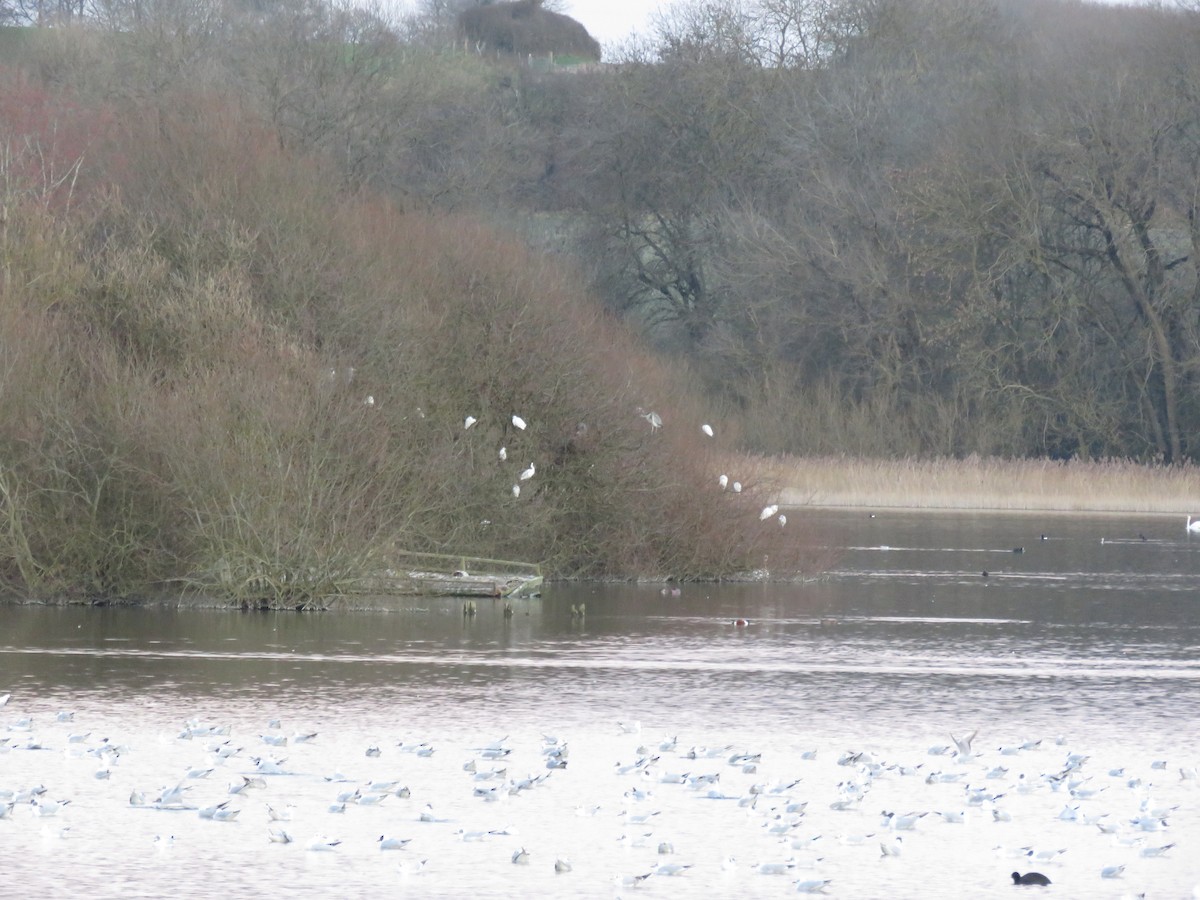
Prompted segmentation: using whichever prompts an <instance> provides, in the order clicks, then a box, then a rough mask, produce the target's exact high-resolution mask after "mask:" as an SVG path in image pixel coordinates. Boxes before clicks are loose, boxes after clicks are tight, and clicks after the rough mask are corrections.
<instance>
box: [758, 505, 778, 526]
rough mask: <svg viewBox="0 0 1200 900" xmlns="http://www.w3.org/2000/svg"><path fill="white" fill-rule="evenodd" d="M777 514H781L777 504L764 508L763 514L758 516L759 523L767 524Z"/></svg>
mask: <svg viewBox="0 0 1200 900" xmlns="http://www.w3.org/2000/svg"><path fill="white" fill-rule="evenodd" d="M777 512H779V506H778V505H777V504H775V503H772V504H771V505H770V506H764V507H763V510H762V512H760V513H759V514H758V518H759V521H762V522H765V521H766V520H767V519H769V518H771V516H773V515H775V513H777Z"/></svg>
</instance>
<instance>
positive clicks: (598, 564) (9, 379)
mask: <svg viewBox="0 0 1200 900" xmlns="http://www.w3.org/2000/svg"><path fill="white" fill-rule="evenodd" d="M76 46H78V45H76ZM124 61H125V60H124V58H123V57H122V58H121V59H113V60H110V62H112V63H113V64H116V63H118V62H122V63H123V62H124ZM0 79H2V80H3V89H2V90H0V135H3V140H2V141H0V278H2V281H0V287H2V289H0V581H2V582H3V583H4V584H5V585H7V586H8V587H9V588H11V589H13V590H16V591H19V592H21V593H23V594H26V595H29V594H34V595H40V596H47V595H53V596H63V595H67V596H77V597H100V598H111V597H113V596H119V595H128V594H131V593H138V592H147V591H151V590H155V589H164V588H171V587H174V588H178V587H180V586H191V587H195V588H197V589H200V590H203V591H206V592H209V593H215V594H216V595H218V596H228V597H230V598H232V599H234V600H237V601H239V602H245V603H267V604H272V605H274V604H289V605H297V606H304V605H309V604H321V603H324V602H326V601H327V600H328V598H330V597H335V596H338V595H340V594H343V593H345V592H347V591H355V590H365V589H368V588H370V587H371V586H372V584H375V583H377V581H376V579H377V577H378V576H379V575H380V574H381V573H383V572H384V571H385V570H386V569H388V568H399V567H402V566H403V565H404V557H402V556H400V555H399V553H400V551H405V552H447V553H453V554H469V555H477V556H485V557H491V558H498V559H519V560H529V561H536V562H541V563H543V565H544V566H545V568H546V569H547V570H548V573H549V574H551V575H573V576H626V577H628V576H633V575H643V576H650V577H676V578H713V577H722V576H729V575H733V574H735V573H739V572H746V571H749V570H752V569H760V568H761V567H762V565H763V557H764V555H769V556H770V558H771V561H772V562H771V565H772V568H773V569H774V570H775V571H776V572H777V573H778V572H783V571H797V570H799V569H801V568H802V567H803V566H804V565H805V560H806V551H805V549H804V546H803V544H804V542H803V541H802V540H801V533H800V532H799V531H797V530H795V526H793V528H791V529H788V530H786V531H785V530H784V529H783V528H781V527H780V525H779V523H778V522H776V521H775V520H774V519H770V520H769V521H763V520H761V519H760V516H759V510H760V509H761V507H762V506H763V505H764V504H765V503H766V502H767V501H766V500H765V499H763V498H764V497H766V496H768V493H769V485H768V484H766V483H765V482H764V481H763V480H761V479H756V478H755V476H754V473H753V472H751V471H746V472H732V473H731V475H733V476H734V477H740V478H741V479H742V480H743V481H744V482H745V483H746V490H745V491H743V492H742V493H741V494H734V493H733V492H731V491H730V492H725V491H722V490H721V488H720V486H719V485H718V483H717V475H718V474H720V472H721V471H722V469H721V466H722V462H721V460H722V454H724V453H727V452H728V450H729V443H728V441H727V440H725V439H723V437H722V436H721V435H718V437H717V438H715V439H714V438H710V437H707V436H705V435H704V434H703V433H702V432H701V430H700V425H701V424H702V423H703V422H705V421H706V420H707V413H706V412H705V411H704V410H703V409H702V407H701V405H700V404H699V402H698V401H697V400H696V399H695V398H694V397H692V396H691V395H690V394H689V392H688V391H687V389H686V386H685V385H684V383H683V379H682V378H680V377H679V376H678V375H677V374H676V373H672V372H670V371H669V370H668V369H667V368H666V367H664V366H662V365H661V364H659V363H656V362H654V361H653V360H651V359H650V358H649V357H648V356H647V355H646V353H645V352H644V351H643V350H641V349H639V346H638V343H637V341H636V340H635V338H634V336H633V335H631V334H630V333H629V332H628V330H627V329H626V328H625V327H624V326H623V325H621V324H620V323H619V322H616V321H614V319H613V317H612V316H611V315H610V314H609V313H607V312H605V311H604V310H603V308H602V307H601V306H600V305H598V304H596V303H595V302H594V301H593V300H591V299H590V298H588V297H587V296H586V294H585V292H584V291H583V289H582V288H581V286H580V285H579V284H578V283H577V279H573V278H572V277H571V276H569V275H568V274H567V271H566V270H565V269H562V268H560V267H559V266H557V265H555V264H553V263H550V262H547V261H546V260H545V259H539V258H538V257H536V256H534V255H533V254H531V253H530V252H529V251H528V250H527V249H526V248H525V247H524V246H523V245H522V244H520V243H519V242H517V241H514V240H512V239H509V238H505V237H504V236H502V235H500V234H499V233H498V232H497V230H496V229H495V228H494V227H489V226H486V225H485V224H482V223H481V222H479V220H478V219H476V218H471V217H468V216H465V215H457V214H440V213H434V212H429V211H422V212H409V213H405V212H403V211H401V210H399V209H398V208H397V206H396V204H395V203H394V202H392V201H390V200H388V199H387V198H381V197H380V196H378V195H377V194H376V195H373V194H371V193H370V192H369V191H366V190H360V191H351V190H349V189H348V188H347V187H346V185H345V183H344V179H343V177H342V176H343V175H344V170H340V169H339V168H338V167H337V166H336V165H335V164H334V163H332V162H330V161H329V160H327V159H325V158H323V157H321V156H319V155H313V154H309V153H304V152H301V151H300V150H298V149H297V148H296V146H295V144H294V143H293V142H292V141H291V140H289V138H288V137H287V135H288V132H287V131H286V130H285V129H283V128H281V127H280V126H279V125H278V123H276V122H272V121H271V120H270V119H269V117H264V116H262V115H260V114H259V111H258V110H254V111H248V110H247V109H246V108H245V107H244V106H243V105H241V104H240V103H238V102H236V98H231V97H228V96H225V95H223V94H220V93H217V92H215V91H210V90H206V89H205V86H204V85H187V86H184V85H177V86H165V87H162V88H161V90H160V92H159V93H158V94H142V93H140V92H137V93H136V100H137V102H126V100H125V98H124V97H121V96H115V97H110V98H105V99H101V98H99V97H97V96H95V95H87V94H85V93H83V92H81V91H76V90H65V89H64V90H59V91H54V92H51V91H48V90H46V89H44V88H43V87H42V86H40V85H37V84H35V83H34V80H33V79H30V78H29V77H28V76H27V75H26V74H24V73H22V72H20V71H17V70H12V69H10V70H5V71H2V72H0ZM123 86H124V87H126V88H129V89H132V86H133V82H131V81H125V82H123ZM643 410H646V411H649V410H654V411H655V412H656V413H657V414H658V417H659V418H661V419H662V420H663V424H662V427H661V428H659V429H653V428H652V427H651V425H650V423H649V420H648V419H647V418H644V417H643V415H642V412H643ZM514 415H517V416H520V417H521V418H522V420H523V422H524V426H523V427H520V428H519V427H517V426H516V425H515V424H514V421H513V418H512V417H513V416H514ZM647 415H648V412H647ZM468 416H470V417H472V418H473V419H474V420H475V421H474V422H473V423H471V424H470V427H467V426H468V422H467V417H468ZM717 425H718V428H720V426H721V423H720V421H719V420H717ZM527 467H528V468H531V469H532V470H533V477H531V478H528V479H527V480H522V479H521V478H520V474H521V473H522V472H523V471H524V470H525V469H526V468H527ZM515 485H516V486H519V487H520V491H519V494H517V492H516V491H515V490H514V486H515Z"/></svg>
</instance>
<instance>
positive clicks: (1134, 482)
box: [764, 457, 1200, 515]
mask: <svg viewBox="0 0 1200 900" xmlns="http://www.w3.org/2000/svg"><path fill="white" fill-rule="evenodd" d="M764 468H765V470H766V471H768V472H769V473H770V475H771V477H772V478H773V479H774V480H775V481H777V483H779V484H781V485H783V486H784V487H783V488H782V490H781V493H780V502H781V503H783V504H785V505H787V506H825V507H828V506H851V507H873V508H889V507H891V508H909V509H929V510H936V509H948V510H949V509H953V510H962V509H978V510H1004V511H1009V512H1019V511H1023V510H1028V511H1031V512H1032V511H1039V512H1042V511H1048V510H1049V511H1058V512H1143V513H1164V514H1168V513H1171V514H1181V515H1186V514H1195V513H1196V511H1197V509H1200V467H1197V466H1172V467H1169V468H1166V467H1161V466H1160V467H1155V466H1146V465H1139V464H1137V463H1131V462H1125V461H1107V462H1055V461H1050V460H1001V459H980V458H969V459H966V460H951V459H942V460H913V459H901V460H867V459H848V458H841V457H820V458H798V457H778V458H775V459H773V460H770V461H768V462H765V463H764Z"/></svg>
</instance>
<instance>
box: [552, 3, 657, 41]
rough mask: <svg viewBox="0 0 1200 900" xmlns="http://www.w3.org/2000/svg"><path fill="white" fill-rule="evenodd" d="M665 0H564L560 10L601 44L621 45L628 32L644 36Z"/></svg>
mask: <svg viewBox="0 0 1200 900" xmlns="http://www.w3.org/2000/svg"><path fill="white" fill-rule="evenodd" d="M666 5H669V3H667V2H665V0H566V3H565V4H564V9H563V11H564V12H565V13H566V14H567V15H568V16H570V17H571V18H572V19H578V20H579V21H580V22H582V23H583V27H584V28H586V29H587V30H588V33H589V34H590V35H591V36H592V37H594V38H595V39H596V40H598V41H599V42H600V43H601V44H611V43H620V42H621V41H623V40H624V39H625V38H627V37H629V33H630V32H631V31H637V32H639V33H641V34H646V33H647V32H648V31H649V30H650V29H649V21H650V16H651V15H652V14H653V13H654V12H655V11H656V10H657V9H658V8H659V7H660V6H666Z"/></svg>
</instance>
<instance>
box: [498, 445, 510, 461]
mask: <svg viewBox="0 0 1200 900" xmlns="http://www.w3.org/2000/svg"><path fill="white" fill-rule="evenodd" d="M497 456H499V457H500V462H504V461H505V460H506V459H508V448H507V447H501V448H500V452H499V453H498V454H497Z"/></svg>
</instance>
